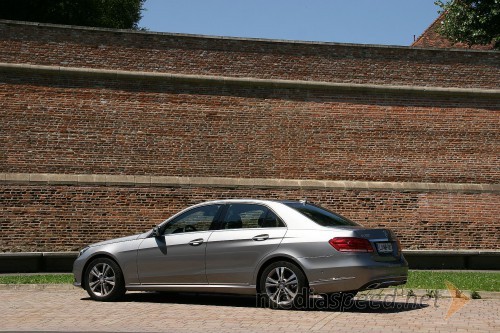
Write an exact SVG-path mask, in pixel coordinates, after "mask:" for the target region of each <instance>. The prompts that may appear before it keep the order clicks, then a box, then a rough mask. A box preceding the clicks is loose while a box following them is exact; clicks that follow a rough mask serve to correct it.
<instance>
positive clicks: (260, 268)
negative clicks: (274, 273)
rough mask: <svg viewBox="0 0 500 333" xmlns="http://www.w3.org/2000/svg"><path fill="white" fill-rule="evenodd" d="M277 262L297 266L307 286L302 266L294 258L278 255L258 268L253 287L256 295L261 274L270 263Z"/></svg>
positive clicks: (258, 290)
mask: <svg viewBox="0 0 500 333" xmlns="http://www.w3.org/2000/svg"><path fill="white" fill-rule="evenodd" d="M278 261H286V262H289V263H291V264H294V265H295V266H297V267H298V268H299V269H300V270H301V271H302V274H304V277H305V279H306V285H307V286H309V279H308V278H307V274H306V272H305V271H304V267H302V265H301V264H300V263H299V262H298V261H297V260H295V258H293V257H290V256H287V255H284V254H279V255H276V256H273V257H271V258H267V259H266V260H264V261H263V262H262V264H261V265H260V266H259V270H258V271H257V274H256V276H255V281H256V283H255V287H256V290H257V293H260V280H261V279H260V278H261V275H262V272H263V271H264V270H265V269H266V267H267V266H269V265H271V264H272V263H275V262H278Z"/></svg>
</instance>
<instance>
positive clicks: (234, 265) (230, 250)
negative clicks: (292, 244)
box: [207, 203, 287, 285]
mask: <svg viewBox="0 0 500 333" xmlns="http://www.w3.org/2000/svg"><path fill="white" fill-rule="evenodd" d="M286 230H287V229H286V227H285V225H284V223H283V222H282V221H281V219H280V218H279V217H278V216H276V214H275V213H273V212H272V211H271V210H270V209H269V208H267V207H266V206H263V205H257V204H243V203H241V204H240V203H238V204H230V205H228V207H227V212H226V214H225V218H224V220H223V222H222V223H221V224H220V225H219V230H215V231H214V232H213V233H212V236H211V237H210V240H209V241H208V244H207V279H208V283H210V284H232V285H248V284H253V283H255V281H253V282H252V277H253V273H254V271H255V267H256V266H257V264H258V263H259V262H260V261H261V260H262V258H264V257H265V256H266V255H267V254H268V253H270V252H272V251H274V250H275V249H277V248H278V246H279V244H280V243H281V240H282V239H283V237H284V236H285V233H286Z"/></svg>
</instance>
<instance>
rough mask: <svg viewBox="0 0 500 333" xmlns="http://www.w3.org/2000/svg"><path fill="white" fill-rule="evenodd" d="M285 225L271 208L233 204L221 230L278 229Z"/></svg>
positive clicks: (228, 210)
mask: <svg viewBox="0 0 500 333" xmlns="http://www.w3.org/2000/svg"><path fill="white" fill-rule="evenodd" d="M284 226H285V224H284V223H283V222H282V221H281V219H280V218H279V217H278V216H276V214H274V213H273V212H272V211H271V210H269V208H267V207H265V206H261V205H255V204H231V205H229V207H228V209H227V213H226V217H225V218H224V221H223V222H222V225H221V229H241V228H243V229H248V228H277V227H284Z"/></svg>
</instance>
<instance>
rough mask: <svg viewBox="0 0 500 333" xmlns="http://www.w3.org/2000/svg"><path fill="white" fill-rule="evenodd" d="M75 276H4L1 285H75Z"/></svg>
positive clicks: (0, 279)
mask: <svg viewBox="0 0 500 333" xmlns="http://www.w3.org/2000/svg"><path fill="white" fill-rule="evenodd" d="M73 281H74V278H73V274H29V275H28V274H19V275H2V276H0V284H61V283H73Z"/></svg>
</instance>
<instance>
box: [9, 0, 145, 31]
mask: <svg viewBox="0 0 500 333" xmlns="http://www.w3.org/2000/svg"><path fill="white" fill-rule="evenodd" d="M144 2H145V0H2V1H0V18H1V19H7V20H17V21H30V22H43V23H55V24H68V25H80V26H88V27H103V28H115V29H136V30H137V29H139V27H138V25H137V24H138V22H139V20H140V19H141V17H142V15H141V11H142V10H143V5H144Z"/></svg>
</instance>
